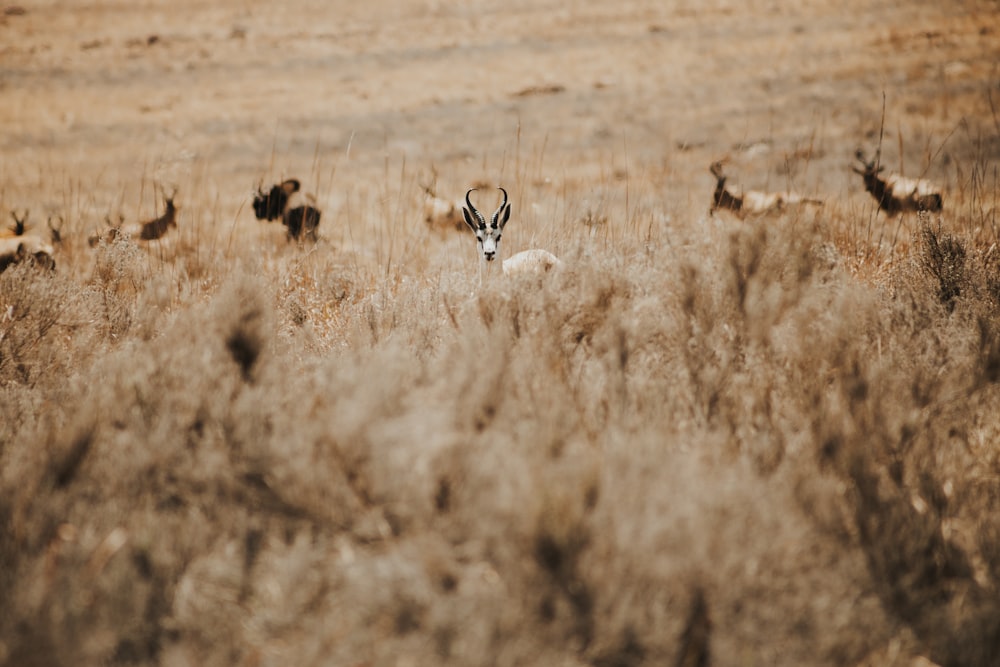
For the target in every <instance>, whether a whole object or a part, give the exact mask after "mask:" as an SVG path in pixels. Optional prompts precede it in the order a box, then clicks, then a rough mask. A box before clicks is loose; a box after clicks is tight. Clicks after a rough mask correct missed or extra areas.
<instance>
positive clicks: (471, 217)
mask: <svg viewBox="0 0 1000 667" xmlns="http://www.w3.org/2000/svg"><path fill="white" fill-rule="evenodd" d="M475 189H476V188H472V189H471V190H469V191H468V192H466V193H465V203H466V206H465V207H463V208H462V213H463V214H464V216H465V224H466V225H468V226H469V229H471V230H472V232H473V233H474V234H475V235H476V243H477V245H478V247H479V256H480V258H481V261H480V263H479V268H480V272H479V278H480V281H482V276H483V273H482V268H483V262H485V263H486V265H487V267H489V266H490V265H491V264H492V262H493V260H495V259H496V258H497V257H498V256H499V254H500V237H501V235H502V234H503V228H504V226H505V225H506V224H507V220H509V219H510V204H508V203H507V191H506V190H504V189H503V188H498V189H499V190H500V192H502V193H503V201H501V202H500V207H499V208H497V210H496V211H495V212H494V213H493V215H492V216H490V221H489V224H487V222H486V218H485V217H483V214H482V213H480V212H479V211H478V210H476V207H475V206H473V205H472V201H471V200H470V199H469V195H470V194H472V192H473V191H474V190H475ZM501 266H502V267H503V273H504V275H505V276H512V275H523V274H529V273H542V272H545V271H549V270H551V269H553V268H559V267H561V266H562V261H560V259H559V258H558V257H556V256H555V255H553V254H552V253H550V252H548V251H546V250H540V249H538V248H535V249H532V250H524V251H522V252H519V253H517V254H516V255H514V256H513V257H510V258H508V259H505V260H503V262H502V263H501Z"/></svg>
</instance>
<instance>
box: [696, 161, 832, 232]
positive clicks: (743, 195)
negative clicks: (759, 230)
mask: <svg viewBox="0 0 1000 667" xmlns="http://www.w3.org/2000/svg"><path fill="white" fill-rule="evenodd" d="M709 171H711V172H712V175H713V176H715V179H716V180H715V192H714V193H713V194H712V207H711V208H710V209H709V211H708V212H709V214H710V215H712V214H714V213H715V211H716V209H720V208H724V209H727V210H729V211H732V212H733V213H735V214H736V215H737V216H739V217H740V218H745V217H746V216H748V215H750V216H755V215H765V214H768V213H779V212H781V211H783V210H785V208H787V207H790V206H801V205H804V204H816V205H817V206H821V205H822V204H823V200H822V199H810V198H808V197H803V196H802V195H800V194H798V193H797V192H759V191H757V190H743V191H740V192H736V191H734V190H731V189H729V188H727V187H726V179H727V178H728V177H727V176H726V175H725V174H724V173H723V172H722V161H721V160H720V161H716V162H713V163H712V165H711V166H710V167H709Z"/></svg>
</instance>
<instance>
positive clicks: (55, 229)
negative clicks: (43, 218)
mask: <svg viewBox="0 0 1000 667" xmlns="http://www.w3.org/2000/svg"><path fill="white" fill-rule="evenodd" d="M53 220H57V221H58V222H59V224H58V225H54V224H52V221H53ZM62 227H63V217H62V216H61V215H50V216H49V235H50V236H51V238H52V245H59V244H60V243H62Z"/></svg>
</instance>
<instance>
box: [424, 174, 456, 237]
mask: <svg viewBox="0 0 1000 667" xmlns="http://www.w3.org/2000/svg"><path fill="white" fill-rule="evenodd" d="M423 188H424V194H425V195H426V197H425V199H424V222H426V223H427V226H428V227H430V228H431V229H439V230H441V231H449V230H452V229H458V230H461V229H462V226H463V225H464V224H465V223H464V222H462V202H461V201H450V200H448V199H441V198H440V197H438V196H437V194H435V192H434V189H433V188H431V187H428V186H426V185H425V186H423Z"/></svg>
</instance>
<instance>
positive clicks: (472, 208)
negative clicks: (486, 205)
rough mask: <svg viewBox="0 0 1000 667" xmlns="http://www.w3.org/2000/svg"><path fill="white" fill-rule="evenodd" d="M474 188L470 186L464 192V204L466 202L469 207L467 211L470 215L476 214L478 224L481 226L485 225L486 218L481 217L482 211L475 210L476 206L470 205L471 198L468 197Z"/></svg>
mask: <svg viewBox="0 0 1000 667" xmlns="http://www.w3.org/2000/svg"><path fill="white" fill-rule="evenodd" d="M474 190H476V188H471V189H470V190H469V191H468V192H466V193H465V204H466V206H468V207H469V211H471V212H472V215H474V216H476V219H477V220H479V225H480V226H481V227H485V226H486V218H484V217H483V214H482V213H480V212H479V211H478V210H476V207H475V206H473V205H472V200H471V199H469V195H470V194H472V192H473V191H474Z"/></svg>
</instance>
